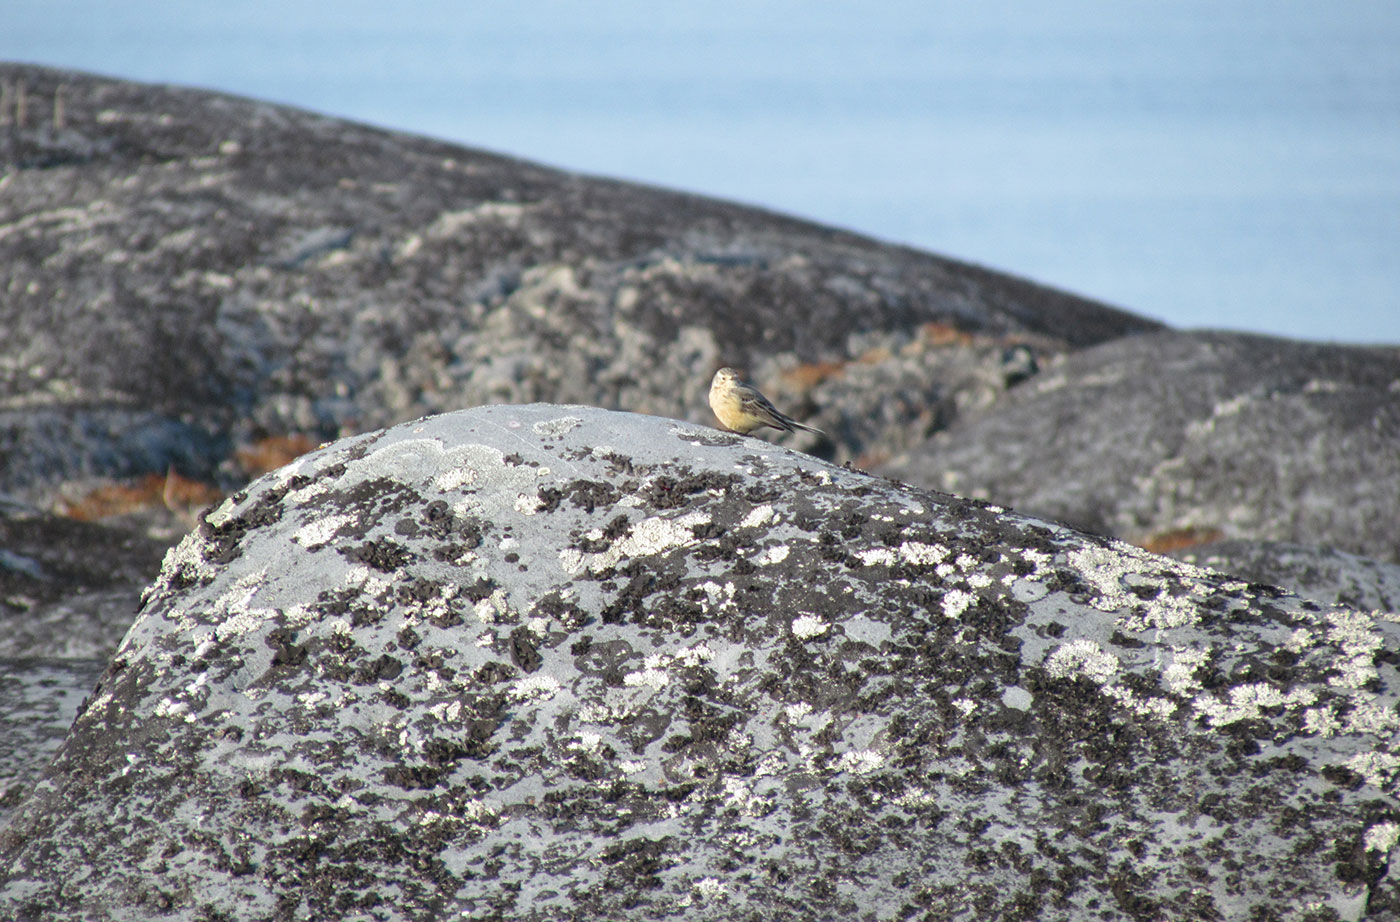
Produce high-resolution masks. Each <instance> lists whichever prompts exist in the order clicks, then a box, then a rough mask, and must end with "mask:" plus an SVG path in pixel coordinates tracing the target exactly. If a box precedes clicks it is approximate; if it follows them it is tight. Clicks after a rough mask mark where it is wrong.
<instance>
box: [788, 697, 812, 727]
mask: <svg viewBox="0 0 1400 922" xmlns="http://www.w3.org/2000/svg"><path fill="white" fill-rule="evenodd" d="M811 713H812V706H811V705H810V704H808V703H807V702H805V701H798V702H797V703H795V704H788V705H784V706H783V716H785V717H786V718H787V719H788V721H789V722H791V723H801V722H802V721H804V720H806V719H807V716H808V715H809V714H811Z"/></svg>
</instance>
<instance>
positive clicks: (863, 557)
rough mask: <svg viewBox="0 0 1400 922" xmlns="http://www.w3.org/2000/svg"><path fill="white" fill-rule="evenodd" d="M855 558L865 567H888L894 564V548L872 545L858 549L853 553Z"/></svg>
mask: <svg viewBox="0 0 1400 922" xmlns="http://www.w3.org/2000/svg"><path fill="white" fill-rule="evenodd" d="M855 557H856V559H857V560H859V561H860V562H861V563H862V564H864V565H865V566H867V567H890V566H894V549H893V548H888V547H872V548H867V549H866V550H863V551H860V552H859V553H857V554H856V555H855Z"/></svg>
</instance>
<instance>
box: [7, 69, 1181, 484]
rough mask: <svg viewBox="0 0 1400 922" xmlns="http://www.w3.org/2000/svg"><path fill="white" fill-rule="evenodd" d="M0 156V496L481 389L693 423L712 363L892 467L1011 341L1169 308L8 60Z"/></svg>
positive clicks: (482, 156)
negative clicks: (1137, 307) (1138, 308)
mask: <svg viewBox="0 0 1400 922" xmlns="http://www.w3.org/2000/svg"><path fill="white" fill-rule="evenodd" d="M21 98H22V99H23V100H24V104H23V106H22V108H23V114H21V113H20V111H19V110H20V108H21V105H20V100H21ZM0 174H3V176H4V180H3V181H4V190H3V195H0V266H3V267H4V268H3V270H0V271H2V272H3V275H4V282H3V284H2V285H0V290H3V291H4V292H5V296H4V297H3V298H0V330H4V331H5V335H4V336H0V490H3V491H4V492H7V493H10V494H12V495H15V496H19V497H21V498H23V499H25V500H26V501H28V502H32V503H34V504H36V505H41V506H45V507H47V506H48V505H50V504H52V503H53V502H54V501H55V499H64V500H69V501H75V500H77V499H81V498H82V496H83V495H85V493H86V492H88V491H90V490H92V489H94V488H95V487H97V486H100V485H101V484H103V483H105V482H106V481H109V480H118V481H121V480H127V479H131V478H140V477H142V476H146V475H156V476H162V477H163V476H165V474H166V472H167V470H169V469H171V468H172V467H173V468H174V470H176V471H177V472H178V473H180V474H181V475H183V476H184V477H187V478H192V479H195V480H198V481H201V482H216V483H218V484H220V485H221V486H224V487H237V486H242V485H243V484H244V483H246V482H247V480H248V478H249V475H250V474H257V473H261V472H262V470H266V469H268V468H262V469H261V470H259V469H257V468H256V466H255V465H252V464H250V463H249V461H248V457H249V455H250V453H251V454H254V455H255V454H256V453H257V451H258V449H259V447H260V446H261V445H263V444H264V443H265V442H266V441H267V440H268V439H278V438H286V437H289V436H292V437H306V438H308V439H309V440H310V444H311V445H314V444H316V443H318V442H320V441H322V440H324V439H328V438H335V437H339V436H344V435H351V434H354V433H357V432H363V431H366V430H371V429H376V428H379V427H382V426H387V425H391V424H393V423H398V422H401V421H403V420H405V419H411V418H414V417H417V416H421V415H423V414H426V413H436V412H442V411H445V410H456V409H460V408H463V407H469V406H476V405H480V404H486V403H523V402H529V401H552V402H567V403H586V404H589V405H592V406H600V407H606V408H612V409H623V410H629V411H633V412H645V413H657V414H662V415H666V416H672V417H678V418H686V417H688V416H689V417H691V418H693V419H694V420H695V421H697V422H699V421H704V420H706V419H707V418H708V409H707V407H706V404H705V389H706V388H707V387H708V385H709V381H710V376H711V375H713V374H714V372H715V369H717V368H719V367H720V366H722V365H735V366H740V367H742V368H743V369H744V370H745V371H746V372H747V373H748V374H749V376H750V377H751V379H752V380H754V381H755V383H758V384H759V385H760V386H762V387H763V388H764V389H765V391H766V392H767V393H768V394H769V396H770V397H772V398H773V399H774V400H775V401H781V402H782V404H783V406H785V407H787V408H788V410H789V412H790V413H792V414H795V415H796V414H800V415H801V417H802V418H804V419H806V418H809V417H814V415H815V414H818V413H819V412H820V414H821V415H820V418H819V419H817V418H814V421H813V424H814V425H817V426H819V427H821V428H823V429H825V430H826V431H827V432H829V433H830V434H831V437H830V440H829V441H827V442H826V443H824V444H823V446H822V448H821V450H822V451H823V452H824V453H826V454H827V455H829V456H830V457H832V458H834V459H835V460H836V461H838V462H841V461H845V460H847V459H851V458H856V457H859V456H861V455H864V454H872V455H878V456H881V457H886V456H889V455H890V454H892V453H894V452H897V451H899V450H902V449H903V448H906V447H908V446H910V445H913V444H917V443H918V442H920V441H922V439H923V438H924V437H926V436H927V435H928V434H929V433H931V432H932V431H934V429H936V428H938V427H939V426H942V425H944V424H946V421H947V419H948V418H950V417H951V415H953V414H954V413H955V412H957V411H958V410H959V409H960V408H962V407H965V406H969V405H979V404H981V403H985V402H986V401H989V400H991V399H994V398H995V396H996V395H997V394H999V393H1001V392H1002V391H1003V390H1004V389H1005V387H1006V383H1007V380H1008V378H1012V379H1014V378H1015V377H1017V376H1023V375H1024V374H1025V373H1026V370H1025V368H1026V355H1027V354H1031V355H1034V356H1038V357H1039V358H1040V359H1044V358H1046V357H1047V356H1051V355H1056V354H1059V353H1061V352H1063V351H1065V350H1066V349H1069V348H1073V347H1077V346H1080V345H1084V344H1087V343H1095V342H1101V341H1103V340H1105V339H1111V338H1113V337H1116V336H1122V335H1128V334H1131V333H1135V332H1142V331H1147V330H1154V329H1160V326H1161V325H1160V324H1158V323H1156V322H1155V321H1152V320H1148V319H1146V318H1143V317H1137V316H1134V315H1132V314H1129V313H1127V312H1124V311H1120V310H1114V309H1112V308H1109V307H1107V306H1105V305H1102V304H1097V303H1094V302H1091V301H1088V300H1085V299H1082V298H1077V297H1074V296H1072V295H1068V294H1065V293H1062V292H1057V291H1053V290H1050V289H1047V288H1044V287H1042V286H1039V285H1035V284H1033V283H1030V282H1027V281H1025V280H1022V279H1016V278H1012V277H1010V276H1007V275H1003V274H999V273H995V272H990V271H987V270H985V269H980V268H978V267H975V266H970V265H966V264H963V263H958V262H955V261H953V260H949V259H944V258H942V257H939V256H935V255H933V254H930V253H923V252H919V251H916V250H912V249H908V248H904V247H896V246H891V245H889V244H885V243H881V242H879V241H876V240H871V239H869V238H865V237H860V236H857V235H855V234H850V233H845V232H841V231H838V230H835V229H833V228H829V227H821V226H818V225H815V224H811V223H809V222H803V221H797V220H794V219H792V218H787V217H784V216H781V215H777V214H773V213H771V212H766V211H761V210H758V209H754V208H747V207H743V206H740V205H735V204H732V203H728V202H722V201H717V200H714V199H708V198H703V197H700V196H694V195H684V194H680V193H676V192H670V191H666V190H663V189H656V188H650V187H645V186H641V185H636V184H631V183H624V182H616V181H610V180H603V179H596V178H590V177H585V176H580V175H577V174H571V173H565V172H562V171H559V170H552V169H548V168H546V167H543V166H540V165H538V164H533V163H528V162H525V161H521V160H515V159H511V158H507V157H501V156H496V155H492V154H488V153H485V152H483V151H480V150H473V149H470V148H467V147H462V146H460V145H455V144H447V143H443V142H440V141H435V140H431V139H428V138H423V137H417V136H412V135H407V134H403V133H397V132H389V131H382V130H377V129H373V128H369V127H367V126H364V125H356V124H353V123H350V122H346V121H343V120H339V119H332V118H326V117H324V116H319V115H315V114H312V113H308V112H304V111H299V110H296V109H292V108H289V107H286V106H275V105H271V104H268V103H262V102H257V101H253V100H247V99H236V98H233V97H230V96H226V95H222V94H217V93H209V92H203V91H199V90H192V89H182V88H176V87H162V86H151V85H147V84H140V83H132V82H127V81H121V80H113V79H107V78H102V77H95V76H92V75H88V74H77V73H70V72H63V71H56V70H52V69H48V68H42V67H33V66H25V65H17V64H0ZM1008 350H1011V351H1010V353H1009V354H1008ZM1008 359H1009V361H1008ZM803 447H806V448H808V449H812V448H813V445H812V442H811V440H809V441H808V442H806V443H803ZM283 460H287V459H285V458H284V459H283ZM280 463H282V462H281V461H279V462H278V464H280ZM272 466H274V467H275V466H277V465H272Z"/></svg>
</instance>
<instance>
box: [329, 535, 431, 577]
mask: <svg viewBox="0 0 1400 922" xmlns="http://www.w3.org/2000/svg"><path fill="white" fill-rule="evenodd" d="M342 553H344V554H345V556H346V557H348V558H350V559H351V560H358V561H360V562H361V563H363V564H365V565H367V566H369V567H372V568H373V569H375V570H378V571H379V572H381V573H395V572H397V571H398V570H400V569H402V568H403V567H404V566H406V565H407V564H408V563H410V562H411V561H412V560H413V559H414V555H413V554H412V553H411V552H410V551H409V550H408V548H406V547H405V546H404V545H402V544H399V543H397V542H395V541H393V540H391V539H389V538H380V539H378V540H375V541H366V542H365V543H364V544H361V545H358V546H355V547H350V548H345V549H344V550H343V551H342Z"/></svg>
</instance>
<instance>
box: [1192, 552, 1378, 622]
mask: <svg viewBox="0 0 1400 922" xmlns="http://www.w3.org/2000/svg"><path fill="white" fill-rule="evenodd" d="M1171 556H1172V557H1176V558H1177V559H1179V560H1184V561H1186V562H1187V563H1192V564H1196V565H1197V566H1201V567H1209V568H1210V569H1212V570H1219V571H1220V572H1222V573H1230V574H1233V575H1235V576H1238V577H1240V578H1241V579H1244V580H1247V581H1248V582H1251V583H1270V584H1272V585H1274V586H1282V587H1283V588H1284V589H1287V590H1288V591H1289V592H1295V593H1297V594H1298V595H1301V596H1303V597H1305V598H1309V599H1314V600H1316V601H1318V602H1322V603H1323V604H1325V605H1341V606H1343V607H1344V608H1357V609H1361V610H1362V611H1372V610H1375V609H1384V610H1385V611H1400V564H1394V563H1385V562H1384V561H1380V560H1371V559H1369V558H1366V557H1358V556H1356V555H1355V554H1348V553H1346V552H1344V551H1339V550H1336V549H1335V548H1330V547H1309V546H1306V545H1300V544H1283V543H1280V542H1276V541H1216V542H1214V543H1212V544H1203V545H1199V546H1196V547H1192V548H1186V549H1183V550H1180V551H1176V552H1174V553H1173V554H1172V555H1171Z"/></svg>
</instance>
